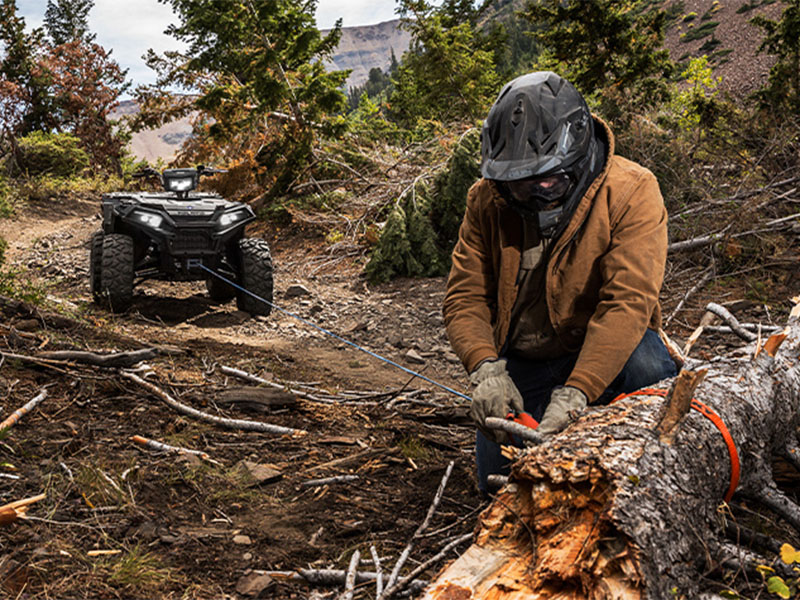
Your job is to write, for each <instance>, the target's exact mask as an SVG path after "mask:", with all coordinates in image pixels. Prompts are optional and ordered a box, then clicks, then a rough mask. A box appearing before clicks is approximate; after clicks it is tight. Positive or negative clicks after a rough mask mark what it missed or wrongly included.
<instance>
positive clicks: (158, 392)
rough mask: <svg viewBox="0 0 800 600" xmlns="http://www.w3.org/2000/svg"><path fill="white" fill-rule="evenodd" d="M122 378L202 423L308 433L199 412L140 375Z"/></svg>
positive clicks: (127, 375) (125, 375)
mask: <svg viewBox="0 0 800 600" xmlns="http://www.w3.org/2000/svg"><path fill="white" fill-rule="evenodd" d="M122 376H123V377H125V378H126V379H130V380H131V381H133V382H134V383H136V384H137V385H139V386H141V387H143V388H144V389H146V390H147V391H149V392H150V393H151V394H153V395H155V396H158V397H159V398H161V399H162V400H163V401H164V402H165V403H166V404H167V405H168V406H170V407H171V408H173V409H175V410H177V411H178V412H179V413H181V414H184V415H188V416H190V417H194V418H195V419H198V420H200V421H206V422H208V423H215V424H216V425H221V426H223V427H227V428H228V429H239V430H242V431H258V432H261V433H275V434H278V435H306V434H307V433H308V432H307V431H304V430H302V429H292V428H291V427H282V426H280V425H271V424H269V423H260V422H256V421H246V420H243V419H225V418H223V417H217V416H215V415H209V414H208V413H204V412H202V411H199V410H197V409H196V408H192V407H191V406H186V405H185V404H181V403H180V402H178V401H177V400H175V399H174V398H172V397H171V396H170V395H169V394H167V393H166V392H165V391H164V390H162V389H160V388H159V387H158V386H155V385H153V384H152V383H150V382H149V381H145V380H144V379H142V378H141V377H139V376H138V375H134V374H133V373H127V372H123V373H122Z"/></svg>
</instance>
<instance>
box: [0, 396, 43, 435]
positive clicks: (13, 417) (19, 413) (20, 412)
mask: <svg viewBox="0 0 800 600" xmlns="http://www.w3.org/2000/svg"><path fill="white" fill-rule="evenodd" d="M45 398H47V389H46V388H42V390H41V391H40V392H39V393H38V394H37V395H36V396H35V397H34V398H33V399H32V400H30V401H28V402H27V403H26V404H25V405H24V406H23V407H22V408H18V409H17V410H15V411H14V412H13V413H11V414H10V415H9V416H8V418H7V419H6V420H5V421H3V422H2V423H0V431H3V430H4V429H8V428H9V427H13V426H14V424H15V423H16V422H17V421H19V420H20V419H21V418H22V417H23V416H25V415H26V414H27V413H29V412H30V411H32V410H33V409H34V408H36V406H37V405H38V404H39V403H40V402H41V401H42V400H44V399H45Z"/></svg>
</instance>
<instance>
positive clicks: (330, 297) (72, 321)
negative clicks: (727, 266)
mask: <svg viewBox="0 0 800 600" xmlns="http://www.w3.org/2000/svg"><path fill="white" fill-rule="evenodd" d="M99 224H100V218H99V215H98V207H97V203H96V202H95V201H93V200H91V199H87V200H81V201H71V202H69V203H66V202H58V201H57V202H54V203H50V204H48V206H47V207H45V206H29V207H27V208H26V209H24V210H23V211H21V212H20V214H18V215H17V216H16V217H15V218H14V219H12V220H6V221H0V235H2V236H3V237H5V238H6V239H7V240H8V241H9V250H8V252H7V261H8V263H10V265H12V266H15V267H17V268H19V269H20V270H21V271H22V272H23V273H25V277H29V278H30V279H31V280H32V281H34V282H37V283H38V284H41V285H46V290H47V294H48V302H49V304H50V306H51V307H54V308H57V309H58V312H59V313H60V314H61V315H65V316H66V317H68V318H61V319H57V318H56V319H53V318H51V319H41V318H36V317H35V315H33V316H32V315H31V314H29V313H27V312H26V310H25V308H24V307H23V308H18V309H13V308H9V307H8V306H7V307H6V314H7V318H6V319H5V321H4V322H0V349H2V350H3V351H4V352H11V353H15V354H19V355H26V356H31V355H33V354H36V353H39V352H44V351H53V350H67V349H71V350H72V349H78V350H91V351H93V352H105V351H112V350H113V351H123V350H136V349H141V348H148V347H157V348H160V349H161V350H162V354H161V355H160V356H158V357H157V358H155V359H153V360H149V361H147V367H148V368H149V375H148V380H149V381H151V382H152V383H154V384H156V385H158V386H159V387H160V388H161V389H162V390H164V391H165V392H167V393H168V394H170V395H171V396H172V397H173V398H175V399H177V400H179V401H180V402H182V403H184V404H188V405H191V406H192V407H195V408H197V409H199V410H202V411H205V412H208V413H211V414H215V415H224V416H226V417H229V418H238V419H251V420H258V421H265V422H269V423H273V424H276V425H281V426H285V427H292V428H296V429H302V430H305V431H307V434H306V435H270V434H264V433H255V432H241V431H235V430H229V429H224V428H221V427H219V426H216V425H212V424H207V423H202V422H199V421H197V420H194V419H192V418H190V417H186V416H182V415H180V414H178V413H177V412H175V411H174V410H173V409H171V408H169V407H168V406H167V405H166V404H165V403H164V402H162V401H161V400H160V399H159V398H157V397H155V396H153V395H152V394H149V393H148V392H147V391H146V390H144V389H142V388H139V387H137V386H136V385H135V384H133V383H132V382H131V381H129V380H127V379H124V378H123V377H122V376H121V375H120V374H119V373H118V372H117V371H115V370H112V369H102V368H99V367H88V366H80V365H77V364H55V363H51V364H47V363H42V362H40V363H31V362H26V361H23V360H20V359H8V358H7V359H6V360H4V361H3V363H0V418H6V417H7V416H8V415H9V414H10V413H11V412H12V411H13V410H15V409H16V408H18V407H20V406H22V405H23V404H24V403H25V402H27V401H28V400H30V399H31V398H33V397H34V396H35V395H36V394H37V393H38V392H39V391H40V390H41V389H42V388H43V387H46V388H47V391H48V397H47V399H46V400H45V401H44V402H43V403H42V404H41V405H40V406H39V407H38V408H37V409H36V410H34V411H32V412H31V413H30V414H28V415H26V416H25V417H23V418H22V419H21V421H20V422H19V423H18V424H17V425H16V426H15V427H13V428H12V429H10V430H9V431H8V432H7V434H6V435H5V438H4V439H2V440H0V504H4V503H6V502H10V501H13V500H19V499H22V498H27V497H31V496H35V495H37V494H42V493H44V494H46V498H45V499H44V500H42V501H41V502H39V503H37V504H35V505H33V506H32V507H31V508H30V511H29V518H28V519H26V520H24V521H18V522H16V523H14V524H13V525H11V526H8V527H4V528H2V529H0V582H1V583H2V589H3V595H6V596H7V597H19V598H248V597H261V598H281V599H282V598H333V597H336V596H337V595H338V594H339V593H341V590H342V587H343V586H342V584H337V585H335V586H333V587H330V586H319V585H309V584H307V583H302V582H297V581H288V580H286V579H284V578H281V577H279V576H278V575H273V576H272V577H268V576H265V575H264V572H267V571H293V570H295V569H347V566H348V563H349V560H350V557H351V554H352V553H353V551H354V550H359V551H360V552H361V556H362V561H363V560H368V559H369V558H370V546H374V547H375V549H376V551H377V554H378V555H379V557H380V559H381V566H382V568H383V569H384V570H385V571H388V570H391V568H392V566H393V565H394V563H395V561H396V560H397V557H398V556H399V555H400V553H401V552H402V551H403V549H404V548H405V547H406V545H407V544H408V543H409V541H410V540H411V539H412V536H413V534H414V532H415V530H416V529H417V527H418V526H419V525H420V523H422V521H423V520H424V518H425V515H426V512H427V511H428V508H429V506H430V505H431V502H432V500H433V498H434V495H435V493H436V490H437V487H438V486H439V483H440V481H441V480H442V476H443V474H444V473H445V470H446V468H447V465H448V463H450V462H451V461H452V462H453V463H454V467H453V472H452V475H451V476H450V478H449V481H448V483H447V486H446V489H445V492H444V495H443V498H442V501H441V503H440V505H439V507H438V510H437V511H436V513H435V514H434V516H433V519H432V521H431V523H430V525H429V527H428V528H427V529H426V531H425V533H424V534H423V535H422V536H420V537H419V538H418V539H417V540H416V542H415V545H414V549H413V551H412V552H411V559H410V560H409V562H408V567H407V569H406V571H407V570H409V569H411V568H413V567H415V566H417V565H419V564H420V563H422V562H424V561H425V560H427V559H429V558H430V557H432V556H434V555H436V554H437V553H438V552H439V551H440V550H441V548H443V547H444V546H445V545H446V544H447V543H448V542H449V541H450V540H453V539H455V538H457V537H458V536H462V535H464V534H466V533H469V532H470V531H471V530H472V528H473V526H474V523H475V517H476V514H477V512H478V511H479V510H481V509H482V508H483V507H484V506H485V502H484V501H483V500H482V499H481V498H480V497H479V495H478V494H477V492H476V489H475V475H474V464H473V437H474V428H473V427H472V426H471V424H470V422H469V419H468V417H467V411H466V407H465V405H464V401H463V400H460V399H459V398H457V397H456V396H454V395H452V394H449V393H447V392H446V391H443V390H441V389H438V388H436V387H434V386H432V385H430V384H428V383H426V382H423V381H421V380H419V379H412V378H411V377H410V376H409V375H408V374H406V373H404V372H402V371H400V370H399V369H396V368H394V367H391V366H388V365H386V364H383V363H381V362H379V361H378V360H377V359H375V358H373V357H371V356H368V355H366V354H364V353H362V352H359V351H358V350H356V349H354V348H352V347H350V346H348V345H346V344H344V343H342V342H340V341H337V340H333V339H330V338H329V337H327V336H325V335H324V334H322V333H320V332H319V331H316V330H314V329H312V328H310V327H308V326H307V325H304V324H302V323H300V322H299V321H297V320H296V319H294V318H293V317H291V316H289V315H287V314H283V313H281V312H277V311H273V313H272V314H271V315H270V316H268V317H256V318H250V316H249V315H247V314H245V313H241V312H238V311H237V310H236V307H235V305H234V303H230V304H225V305H218V304H214V303H213V302H211V301H210V300H209V299H208V298H207V296H206V295H205V286H204V285H203V284H202V283H199V284H166V283H146V284H144V285H142V286H141V287H140V288H137V289H138V292H137V295H136V298H135V302H134V306H133V308H132V309H131V310H130V311H129V312H128V313H126V314H124V315H111V314H109V313H108V312H106V311H104V310H102V309H100V308H98V307H97V306H95V305H94V304H92V303H91V302H90V298H91V296H90V293H89V287H88V246H87V244H88V239H89V236H90V235H91V233H92V232H93V231H95V230H96V229H97V228H98V227H99ZM250 235H259V236H262V237H264V238H265V239H266V240H267V241H268V242H269V244H270V246H271V248H272V249H273V257H274V260H275V265H276V270H275V283H276V293H275V301H276V302H277V303H278V305H279V306H281V307H283V308H285V309H286V310H287V311H291V312H293V313H296V314H298V315H300V316H301V317H303V318H305V319H308V320H310V321H312V322H314V323H317V324H319V325H320V326H322V327H325V328H327V329H330V330H331V331H333V332H335V333H337V334H338V335H341V336H342V337H344V338H346V339H348V340H352V341H353V342H355V343H357V344H361V345H363V346H364V347H366V348H367V349H369V350H370V351H373V352H377V353H379V354H382V355H384V356H386V357H388V358H389V359H391V360H393V361H396V362H398V363H400V364H402V365H406V366H408V367H409V368H412V369H415V370H419V371H421V372H422V373H423V374H424V375H425V376H426V377H429V378H432V379H434V380H436V381H439V382H441V383H443V384H446V385H448V386H451V387H453V388H455V389H456V390H458V391H461V392H465V393H468V391H469V390H468V388H467V379H466V377H465V375H464V373H463V369H462V367H461V366H460V364H459V363H458V360H457V359H456V357H455V356H454V355H453V354H452V352H451V351H450V349H449V346H448V343H447V340H446V338H445V336H444V328H443V324H442V319H441V301H442V298H443V295H444V280H443V279H425V280H401V281H396V282H393V283H391V284H387V285H382V286H369V285H367V284H366V282H365V280H364V279H363V277H362V276H361V275H360V269H361V266H362V265H361V264H360V263H359V262H358V261H352V260H340V259H337V258H336V257H335V256H330V255H327V254H326V253H325V247H324V243H323V240H322V238H321V237H320V236H315V235H314V234H313V232H303V231H301V230H299V229H297V228H295V229H289V230H284V231H278V232H275V231H271V230H266V229H264V228H263V226H261V230H259V229H258V228H256V229H255V230H254V231H252V232H250ZM681 269H682V267H680V266H679V265H672V267H671V269H670V270H669V272H668V281H667V285H666V286H665V293H664V306H665V314H669V313H670V312H671V310H672V309H673V308H674V307H675V306H676V305H677V303H678V302H679V301H680V300H681V299H682V298H683V296H684V295H685V294H686V292H687V290H688V289H689V288H690V287H691V286H692V285H693V284H694V283H696V279H697V277H696V273H693V272H690V271H682V270H681ZM792 281H794V280H792V279H791V277H789V278H783V279H781V282H782V283H781V285H783V286H784V289H780V287H779V289H776V290H775V291H774V292H773V293H774V294H775V295H776V296H780V295H781V294H784V295H785V297H786V298H787V299H788V297H789V291H790V290H789V289H788V288H789V287H791V286H792V285H794V284H793V283H792ZM298 285H300V286H302V289H300V288H299V287H297V286H298ZM743 294H744V290H743V288H735V287H728V288H726V289H725V290H720V289H719V288H715V287H713V286H711V287H710V289H708V290H707V291H706V294H705V296H703V295H698V296H697V297H693V298H691V301H689V302H687V304H686V307H685V308H684V309H682V311H681V312H680V313H679V315H677V316H676V318H675V319H674V320H673V322H672V324H671V327H670V329H669V332H670V334H671V335H673V336H674V337H675V338H677V339H678V340H679V341H681V342H683V341H684V340H685V339H686V337H688V335H689V333H690V332H691V330H692V329H693V328H694V326H696V325H697V323H698V321H699V318H700V316H701V315H702V313H703V309H702V307H703V306H704V303H705V302H706V301H707V300H709V299H715V300H717V301H720V302H729V303H731V302H733V304H735V305H736V307H737V310H738V311H739V312H738V313H737V316H739V317H740V318H741V319H743V320H747V321H758V322H763V323H770V322H774V321H775V320H776V319H780V317H781V315H780V314H779V312H778V313H776V312H775V310H774V309H773V311H772V312H771V311H770V310H769V308H764V307H765V306H767V304H766V303H759V302H755V301H752V300H747V299H745V298H744V297H743ZM709 295H711V297H709ZM715 295H720V296H723V297H721V298H717V297H716V296H715ZM734 301H735V302H734ZM787 307H788V304H787ZM0 314H2V313H1V312H0ZM9 315H10V316H9ZM735 345H738V341H737V340H736V338H731V337H730V336H724V335H719V336H716V337H715V336H706V337H704V338H703V339H702V341H701V343H700V346H698V350H697V352H701V353H721V352H724V351H725V350H726V349H728V348H730V347H732V346H735ZM222 366H227V367H232V368H237V369H241V370H244V371H246V372H248V373H251V374H254V375H257V376H259V377H262V378H265V379H267V380H270V381H273V382H278V383H280V384H284V385H286V386H287V387H291V388H292V389H295V390H299V391H301V392H304V393H303V394H302V396H311V397H312V398H313V399H309V398H308V397H299V396H297V395H296V394H286V393H284V394H280V393H275V394H273V395H272V396H271V397H270V398H269V402H268V403H267V404H268V405H265V404H264V403H263V402H261V403H258V402H253V401H251V402H249V403H246V402H245V403H242V402H239V403H235V402H234V403H233V404H230V403H229V401H230V400H231V398H232V397H234V398H235V397H237V394H238V396H239V397H240V396H242V395H245V396H248V397H249V398H250V399H251V400H252V396H253V394H256V395H258V397H259V398H261V399H262V400H263V398H264V397H265V394H264V388H258V389H256V385H255V384H252V383H248V382H246V381H243V380H241V379H237V378H234V377H231V376H227V375H225V374H224V373H222V372H221V370H220V367H222ZM140 374H142V373H140ZM254 390H256V391H254ZM259 394H260V395H259ZM134 435H139V436H143V437H145V438H148V439H152V440H157V441H160V442H164V443H168V444H171V445H174V446H179V447H184V448H189V449H194V450H199V451H202V452H205V453H207V458H200V457H196V456H187V455H174V454H164V453H160V452H156V451H152V450H149V449H146V448H142V447H141V446H138V445H136V444H135V443H133V442H132V441H131V439H130V438H131V437H132V436H134ZM258 467H261V468H258ZM342 475H350V476H356V477H357V478H356V477H351V479H350V480H349V481H344V482H337V483H329V484H326V485H321V486H309V485H305V486H304V485H303V484H304V482H308V481H309V480H314V479H319V478H327V477H333V476H342ZM464 547H465V545H464V544H462V545H461V546H457V547H456V551H458V550H463V549H464ZM97 551H103V552H100V553H99V554H98V553H97ZM105 551H107V552H105ZM454 556H455V554H453V553H451V554H450V556H449V557H448V558H452V557H454ZM443 562H444V561H442V560H440V561H438V562H436V563H435V564H434V565H432V566H431V567H430V568H428V569H427V570H426V571H425V572H424V573H423V574H422V575H420V577H421V578H422V579H427V578H430V577H432V576H433V574H434V573H435V572H436V569H437V568H438V567H440V566H441V565H442V564H443ZM362 569H363V570H369V571H372V570H374V565H371V564H367V563H365V564H364V565H363V566H362ZM356 589H357V591H356V598H372V597H374V596H375V587H374V584H372V583H369V584H360V585H359V586H358V587H357V588H356Z"/></svg>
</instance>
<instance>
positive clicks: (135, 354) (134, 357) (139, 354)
mask: <svg viewBox="0 0 800 600" xmlns="http://www.w3.org/2000/svg"><path fill="white" fill-rule="evenodd" d="M158 355H159V351H158V349H156V348H144V349H142V350H134V351H132V352H115V353H112V354H96V353H94V352H82V351H78V350H59V351H54V352H42V353H40V354H38V355H37V356H36V358H46V359H51V360H58V361H71V362H77V363H82V364H87V365H93V366H96V367H106V368H128V367H132V366H134V365H136V364H138V363H140V362H142V361H145V360H152V359H154V358H156V357H157V356H158Z"/></svg>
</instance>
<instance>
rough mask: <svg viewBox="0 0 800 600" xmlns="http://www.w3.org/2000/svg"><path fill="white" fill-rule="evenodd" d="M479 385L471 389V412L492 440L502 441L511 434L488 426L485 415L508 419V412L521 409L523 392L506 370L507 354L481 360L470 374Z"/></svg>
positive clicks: (479, 426)
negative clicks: (507, 434)
mask: <svg viewBox="0 0 800 600" xmlns="http://www.w3.org/2000/svg"><path fill="white" fill-rule="evenodd" d="M469 380H470V381H471V382H472V384H473V385H475V386H477V387H476V388H475V391H474V392H473V393H472V406H471V407H470V409H469V414H470V416H471V417H472V420H473V421H475V423H476V424H477V426H478V428H479V429H480V430H481V431H482V432H483V434H484V435H485V436H486V437H488V438H489V439H490V440H493V441H495V442H498V443H501V442H505V441H506V440H507V439H508V437H507V436H506V434H505V433H503V432H502V431H496V430H492V429H487V428H486V417H497V418H498V419H505V418H506V415H508V413H509V412H512V411H516V412H522V411H523V410H524V409H523V404H522V396H521V395H520V393H519V390H518V389H517V386H516V385H514V381H513V380H512V379H511V377H510V376H509V374H508V371H506V361H505V359H504V358H500V359H498V360H487V361H485V362H483V363H481V364H480V365H479V366H478V368H477V369H475V370H474V371H473V372H472V373H471V374H470V376H469Z"/></svg>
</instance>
